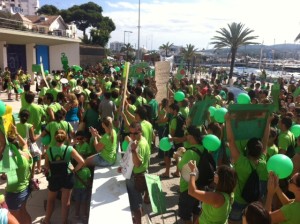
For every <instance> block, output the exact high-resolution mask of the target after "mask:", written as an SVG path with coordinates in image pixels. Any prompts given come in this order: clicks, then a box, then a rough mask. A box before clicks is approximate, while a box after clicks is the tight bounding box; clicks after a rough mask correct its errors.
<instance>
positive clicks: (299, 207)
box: [280, 201, 300, 224]
mask: <svg viewBox="0 0 300 224" xmlns="http://www.w3.org/2000/svg"><path fill="white" fill-rule="evenodd" d="M280 210H281V212H282V213H283V215H284V217H285V219H286V220H287V221H285V222H281V224H296V223H300V215H299V211H300V202H296V201H294V202H293V203H291V204H287V205H284V206H282V207H281V208H280Z"/></svg>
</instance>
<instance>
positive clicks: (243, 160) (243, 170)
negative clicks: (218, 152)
mask: <svg viewBox="0 0 300 224" xmlns="http://www.w3.org/2000/svg"><path fill="white" fill-rule="evenodd" d="M233 166H234V169H235V171H236V173H237V176H238V182H237V186H236V187H235V190H234V200H235V201H236V202H238V203H240V204H247V202H246V201H245V200H244V199H243V198H242V196H241V191H242V190H243V188H244V186H245V183H246V181H247V180H248V177H249V176H250V174H251V172H252V167H253V169H255V165H254V163H253V162H252V161H250V160H249V159H248V158H247V157H245V156H243V155H240V157H239V159H238V160H237V161H236V162H235V163H234V164H233ZM251 166H252V167H251ZM256 170H257V173H258V176H259V179H260V180H267V179H268V172H267V165H266V160H265V156H264V155H263V156H262V157H261V159H259V160H258V164H257V166H256Z"/></svg>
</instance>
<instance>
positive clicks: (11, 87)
mask: <svg viewBox="0 0 300 224" xmlns="http://www.w3.org/2000/svg"><path fill="white" fill-rule="evenodd" d="M13 88H14V84H13V82H12V81H11V78H7V98H8V100H13V99H12V98H11V95H12V90H13Z"/></svg>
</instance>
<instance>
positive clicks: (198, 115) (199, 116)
mask: <svg viewBox="0 0 300 224" xmlns="http://www.w3.org/2000/svg"><path fill="white" fill-rule="evenodd" d="M215 101H216V100H215V99H212V98H209V97H206V98H205V99H204V100H202V101H198V102H196V103H195V104H194V106H193V107H192V108H191V111H190V114H189V117H190V118H191V121H192V125H194V126H200V125H203V124H204V122H205V120H206V116H207V113H208V108H209V107H210V106H211V105H213V104H214V103H215Z"/></svg>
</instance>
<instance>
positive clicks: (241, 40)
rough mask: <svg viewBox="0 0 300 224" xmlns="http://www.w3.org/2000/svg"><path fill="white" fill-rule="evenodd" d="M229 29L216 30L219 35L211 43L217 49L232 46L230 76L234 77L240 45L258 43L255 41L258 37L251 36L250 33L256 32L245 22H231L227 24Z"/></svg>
mask: <svg viewBox="0 0 300 224" xmlns="http://www.w3.org/2000/svg"><path fill="white" fill-rule="evenodd" d="M227 25H228V29H226V28H221V29H220V30H218V31H216V32H217V33H218V34H219V35H218V36H214V37H213V38H212V40H213V41H212V42H211V43H210V44H213V45H214V48H215V49H216V50H218V49H221V48H226V47H228V48H230V50H231V64H230V73H229V78H232V74H233V67H234V61H235V56H236V52H237V50H238V48H239V47H241V46H247V45H251V44H258V43H257V42H253V40H255V39H256V38H257V36H251V35H250V34H251V33H253V32H254V30H251V29H249V28H245V27H244V26H245V25H244V24H242V23H235V22H233V23H231V24H227Z"/></svg>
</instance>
